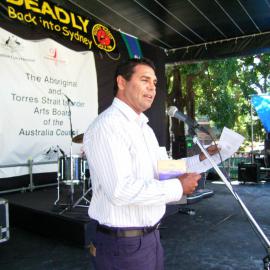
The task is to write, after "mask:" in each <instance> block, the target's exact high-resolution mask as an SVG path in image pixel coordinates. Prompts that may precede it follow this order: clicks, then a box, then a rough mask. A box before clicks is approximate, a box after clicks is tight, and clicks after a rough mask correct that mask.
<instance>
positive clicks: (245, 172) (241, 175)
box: [238, 163, 260, 182]
mask: <svg viewBox="0 0 270 270" xmlns="http://www.w3.org/2000/svg"><path fill="white" fill-rule="evenodd" d="M259 178H260V167H259V165H258V164H251V163H240V164H238V181H240V182H258V181H259Z"/></svg>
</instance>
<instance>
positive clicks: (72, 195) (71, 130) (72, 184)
mask: <svg viewBox="0 0 270 270" xmlns="http://www.w3.org/2000/svg"><path fill="white" fill-rule="evenodd" d="M65 97H66V98H67V105H68V112H69V125H70V139H71V140H70V150H69V154H70V188H71V194H70V208H71V207H72V205H73V201H74V183H73V177H74V175H73V160H72V142H73V133H74V131H73V129H72V121H71V110H70V103H72V101H71V100H70V99H69V98H68V97H67V96H65Z"/></svg>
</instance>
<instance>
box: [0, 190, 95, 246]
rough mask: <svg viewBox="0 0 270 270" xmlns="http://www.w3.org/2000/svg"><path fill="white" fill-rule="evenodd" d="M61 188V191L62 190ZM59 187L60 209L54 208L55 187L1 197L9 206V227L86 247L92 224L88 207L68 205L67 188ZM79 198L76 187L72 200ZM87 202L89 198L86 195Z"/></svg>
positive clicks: (92, 228) (92, 230)
mask: <svg viewBox="0 0 270 270" xmlns="http://www.w3.org/2000/svg"><path fill="white" fill-rule="evenodd" d="M62 189H64V190H62ZM62 189H61V188H60V191H61V192H60V203H61V206H60V205H59V206H56V205H55V204H54V202H55V201H56V200H57V187H56V186H55V187H50V188H43V189H40V190H35V191H33V192H30V191H27V192H24V193H14V194H8V195H2V197H3V198H5V199H7V200H8V203H9V216H10V224H11V226H13V227H14V226H18V227H22V228H25V229H27V230H30V231H32V232H36V233H39V234H41V235H43V236H48V237H53V238H57V239H59V240H63V241H65V242H68V243H72V244H75V245H79V246H84V247H86V246H88V245H89V243H90V241H91V237H93V235H94V231H95V224H94V221H93V220H91V219H90V218H89V216H88V213H87V210H88V207H87V205H86V204H85V206H86V207H81V206H76V207H74V208H73V207H71V206H70V204H71V203H70V202H71V201H70V198H69V196H67V194H68V195H69V189H70V187H69V186H66V187H64V188H62ZM80 195H82V193H81V192H79V189H78V188H76V187H75V191H74V198H73V201H74V202H76V200H77V199H78V198H80V197H81V196H80ZM87 196H88V199H90V198H89V195H87ZM83 201H84V200H82V203H81V204H83Z"/></svg>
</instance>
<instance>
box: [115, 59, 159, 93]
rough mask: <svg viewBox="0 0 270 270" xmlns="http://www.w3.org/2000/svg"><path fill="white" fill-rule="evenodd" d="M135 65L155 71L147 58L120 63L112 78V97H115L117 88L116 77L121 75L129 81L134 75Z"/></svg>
mask: <svg viewBox="0 0 270 270" xmlns="http://www.w3.org/2000/svg"><path fill="white" fill-rule="evenodd" d="M137 65H146V66H149V67H151V68H152V69H153V70H156V68H155V65H154V63H153V62H152V61H151V60H150V59H148V58H140V59H139V58H132V59H128V60H127V61H125V62H122V63H121V64H119V66H118V67H117V69H116V72H115V76H114V89H113V90H114V96H116V94H117V91H118V86H117V80H116V79H117V76H119V75H121V76H123V77H124V78H125V79H126V80H127V81H129V80H130V78H131V76H132V74H133V73H134V68H135V67H136V66H137Z"/></svg>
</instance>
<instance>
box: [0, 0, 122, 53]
mask: <svg viewBox="0 0 270 270" xmlns="http://www.w3.org/2000/svg"><path fill="white" fill-rule="evenodd" d="M0 15H1V17H2V19H1V20H2V21H3V20H6V21H12V22H14V23H22V24H25V25H28V26H30V27H31V28H36V27H39V28H41V29H44V30H45V31H47V32H48V31H49V32H50V33H54V34H56V35H57V36H58V37H60V38H64V39H66V40H69V41H71V42H76V43H79V44H81V45H82V46H84V47H85V49H87V50H102V51H106V52H109V53H110V52H116V51H117V46H116V41H115V38H114V35H113V33H112V31H111V30H110V29H109V28H108V27H106V26H104V25H102V24H100V23H96V22H95V21H94V20H92V19H90V18H85V17H83V16H81V15H79V14H76V13H74V12H72V11H69V10H67V9H65V8H62V7H60V6H59V5H55V4H54V3H52V2H51V1H42V0H5V1H3V3H1V5H0Z"/></svg>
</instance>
